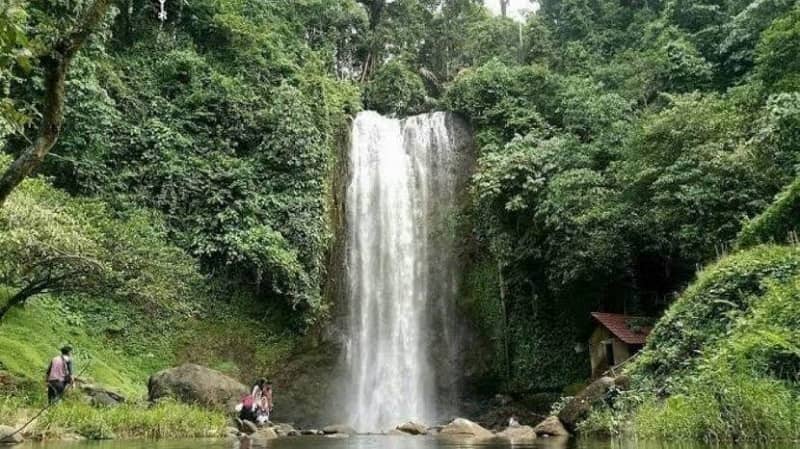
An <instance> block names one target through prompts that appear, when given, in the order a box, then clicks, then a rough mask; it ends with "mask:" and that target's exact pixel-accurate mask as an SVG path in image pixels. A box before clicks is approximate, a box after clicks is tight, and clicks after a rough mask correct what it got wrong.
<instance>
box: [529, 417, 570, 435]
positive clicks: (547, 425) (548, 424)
mask: <svg viewBox="0 0 800 449" xmlns="http://www.w3.org/2000/svg"><path fill="white" fill-rule="evenodd" d="M533 431H534V432H536V435H538V436H551V437H568V436H569V432H567V429H565V428H564V425H563V424H561V420H560V419H558V417H557V416H550V417H548V418H547V419H545V420H544V421H542V422H540V423H539V424H537V425H536V427H534V428H533Z"/></svg>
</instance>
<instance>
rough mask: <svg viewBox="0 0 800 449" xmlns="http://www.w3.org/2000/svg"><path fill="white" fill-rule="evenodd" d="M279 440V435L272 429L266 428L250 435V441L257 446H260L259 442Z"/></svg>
mask: <svg viewBox="0 0 800 449" xmlns="http://www.w3.org/2000/svg"><path fill="white" fill-rule="evenodd" d="M276 438H278V433H277V432H275V430H274V429H273V428H271V427H264V428H261V429H258V432H256V433H254V434H252V435H250V439H251V440H252V441H253V443H255V444H257V445H258V444H259V442H262V441H266V440H274V439H276Z"/></svg>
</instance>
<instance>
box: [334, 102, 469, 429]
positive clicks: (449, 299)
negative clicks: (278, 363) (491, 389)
mask: <svg viewBox="0 0 800 449" xmlns="http://www.w3.org/2000/svg"><path fill="white" fill-rule="evenodd" d="M470 139H471V137H470V132H469V129H468V127H467V126H466V125H465V124H464V123H463V122H462V121H461V120H460V119H458V118H457V117H455V116H453V115H450V114H447V113H441V112H437V113H432V114H424V115H418V116H414V117H409V118H407V119H404V120H398V119H393V118H387V117H383V116H381V115H379V114H377V113H375V112H362V113H360V114H359V115H358V116H357V117H356V119H355V121H354V123H353V128H352V133H351V147H350V154H349V158H350V161H349V162H350V173H349V184H348V187H347V194H346V203H345V208H346V222H347V223H346V236H347V238H346V240H347V242H346V245H347V246H346V273H347V274H346V278H347V279H346V281H347V300H348V304H349V307H350V314H349V323H348V335H349V337H348V340H347V347H346V358H347V360H346V364H347V382H348V383H349V385H348V387H347V391H346V394H347V399H346V402H345V403H346V421H345V422H347V423H348V424H350V425H352V426H353V427H354V428H355V429H357V430H358V431H361V432H380V431H385V430H388V429H391V428H393V427H394V426H396V425H398V424H400V423H402V422H405V421H408V420H416V421H419V422H423V423H431V422H436V421H437V420H438V419H440V418H441V417H442V416H443V415H444V414H446V413H449V412H453V411H454V410H452V409H453V400H452V398H453V397H455V394H456V389H457V386H458V383H459V382H458V381H459V378H458V377H459V375H458V373H459V369H458V367H459V352H460V348H459V324H458V321H459V320H458V319H457V318H456V314H455V311H454V310H453V309H454V301H455V298H456V295H457V294H458V289H459V284H460V274H461V273H460V270H459V264H458V261H457V255H456V254H457V253H456V248H455V246H456V245H455V242H456V236H455V234H456V232H455V226H454V221H455V220H454V218H455V214H456V213H457V211H458V209H459V200H460V198H461V197H462V195H461V194H462V192H463V190H464V189H465V186H466V181H467V179H468V178H469V175H470V170H471V165H472V160H473V156H472V155H471V153H470V149H471V147H472V144H471V140H470ZM448 395H449V396H448ZM448 397H449V398H450V399H448Z"/></svg>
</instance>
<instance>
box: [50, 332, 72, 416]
mask: <svg viewBox="0 0 800 449" xmlns="http://www.w3.org/2000/svg"><path fill="white" fill-rule="evenodd" d="M71 355H72V348H70V347H69V346H64V347H63V348H61V355H58V356H55V357H53V360H51V361H50V365H49V366H48V367H47V373H46V374H45V381H46V382H47V400H48V401H49V402H50V403H51V404H52V403H53V402H55V401H58V400H59V399H61V396H62V395H63V394H64V390H66V389H67V386H68V385H69V384H71V383H72V357H71Z"/></svg>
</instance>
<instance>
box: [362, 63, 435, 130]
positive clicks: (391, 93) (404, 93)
mask: <svg viewBox="0 0 800 449" xmlns="http://www.w3.org/2000/svg"><path fill="white" fill-rule="evenodd" d="M425 96H426V91H425V84H424V83H423V81H422V77H420V76H419V75H418V74H417V73H416V72H414V71H413V70H412V68H411V67H409V66H408V65H407V64H405V63H404V62H403V61H400V60H394V61H390V62H388V63H386V64H384V65H383V66H381V67H380V68H379V69H378V70H377V71H376V72H375V75H374V76H373V77H372V79H371V80H370V81H369V83H367V86H366V88H365V90H364V105H365V106H366V108H367V109H374V110H376V111H378V112H380V113H381V114H392V115H397V116H405V115H411V114H416V113H419V112H422V110H423V106H424V105H425Z"/></svg>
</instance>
